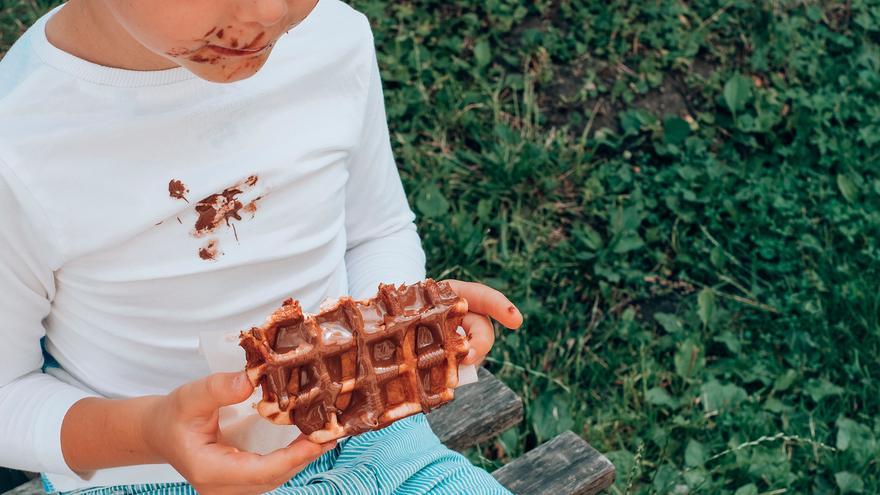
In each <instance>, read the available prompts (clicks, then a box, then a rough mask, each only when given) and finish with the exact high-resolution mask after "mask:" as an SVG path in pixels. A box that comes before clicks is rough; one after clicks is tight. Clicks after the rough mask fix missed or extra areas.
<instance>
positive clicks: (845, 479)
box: [834, 471, 865, 493]
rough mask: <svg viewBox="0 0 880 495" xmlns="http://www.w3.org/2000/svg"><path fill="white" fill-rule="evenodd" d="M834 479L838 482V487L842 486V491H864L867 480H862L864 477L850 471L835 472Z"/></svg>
mask: <svg viewBox="0 0 880 495" xmlns="http://www.w3.org/2000/svg"><path fill="white" fill-rule="evenodd" d="M834 481H835V482H836V483H837V488H840V493H863V492H864V491H865V482H864V481H862V477H861V476H859V475H857V474H854V473H850V472H849V471H841V472H839V473H835V475H834Z"/></svg>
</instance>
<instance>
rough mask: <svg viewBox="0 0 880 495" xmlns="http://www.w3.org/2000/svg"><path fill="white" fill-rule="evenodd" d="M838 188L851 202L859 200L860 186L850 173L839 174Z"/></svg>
mask: <svg viewBox="0 0 880 495" xmlns="http://www.w3.org/2000/svg"><path fill="white" fill-rule="evenodd" d="M837 188H838V189H840V192H841V194H843V197H844V198H846V200H847V201H849V202H850V203H855V202H856V201H858V200H859V193H860V191H859V186H857V185H856V183H855V182H854V181H853V180H852V179H851V178H850V177H849V176H848V175H845V174H837Z"/></svg>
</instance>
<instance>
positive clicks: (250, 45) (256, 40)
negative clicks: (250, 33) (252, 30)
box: [244, 31, 266, 50]
mask: <svg viewBox="0 0 880 495" xmlns="http://www.w3.org/2000/svg"><path fill="white" fill-rule="evenodd" d="M264 36H266V32H265V31H263V32H262V33H260V34H258V35H257V37H256V38H254V40H253V41H251V42H250V43H248V44H247V46H245V47H244V49H245V50H253V49H254V48H256V47H257V43H259V42H260V40H262V39H263V37H264Z"/></svg>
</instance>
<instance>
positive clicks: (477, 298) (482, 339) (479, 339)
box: [446, 280, 523, 364]
mask: <svg viewBox="0 0 880 495" xmlns="http://www.w3.org/2000/svg"><path fill="white" fill-rule="evenodd" d="M446 282H448V283H449V286H450V287H452V290H454V291H455V293H456V294H458V295H459V296H461V297H463V298H465V299H466V300H467V302H468V314H466V315H465V317H464V320H463V321H462V323H461V326H462V327H464V331H465V332H467V334H468V339H469V340H470V344H471V350H470V351H469V352H468V354H467V356H466V357H465V358H464V361H462V364H477V363H480V362H482V361H483V359H484V358H485V357H486V354H489V350H490V349H492V344H494V343H495V328H494V327H493V326H492V321H491V320H490V319H489V317H490V316H491V317H492V318H494V319H495V320H496V321H498V323H501V324H502V325H504V326H505V327H507V328H510V329H516V328H519V326H520V325H522V321H523V318H522V314H520V312H519V310H518V309H517V308H516V306H514V305H513V303H512V302H510V300H509V299H507V297H505V296H504V294H502V293H500V292H498V291H497V290H495V289H493V288H491V287H487V286H485V285H483V284H477V283H474V282H462V281H460V280H446Z"/></svg>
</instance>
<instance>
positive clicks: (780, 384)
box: [773, 369, 798, 392]
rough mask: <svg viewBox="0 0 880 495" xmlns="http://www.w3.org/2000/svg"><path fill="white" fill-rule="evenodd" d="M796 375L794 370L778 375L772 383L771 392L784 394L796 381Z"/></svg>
mask: <svg viewBox="0 0 880 495" xmlns="http://www.w3.org/2000/svg"><path fill="white" fill-rule="evenodd" d="M797 377H798V374H797V371H795V370H791V369H790V370H786V371H785V373H783V374H781V375H779V377H777V378H776V381H775V382H773V390H776V391H777V392H784V391H786V390H788V389H789V387H791V385H792V384H793V383H794V381H795V380H796V379H797Z"/></svg>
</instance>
